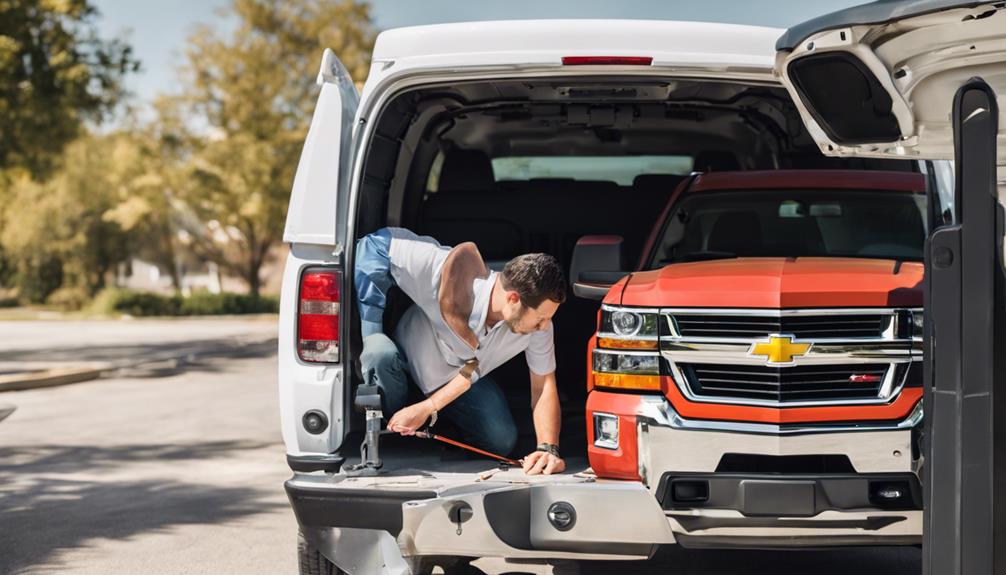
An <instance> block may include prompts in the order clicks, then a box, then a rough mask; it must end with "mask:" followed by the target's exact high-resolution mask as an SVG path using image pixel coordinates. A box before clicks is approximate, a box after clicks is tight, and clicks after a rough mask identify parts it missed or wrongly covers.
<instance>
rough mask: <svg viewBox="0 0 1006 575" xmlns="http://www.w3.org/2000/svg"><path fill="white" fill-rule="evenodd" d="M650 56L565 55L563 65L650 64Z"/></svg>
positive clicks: (651, 59) (651, 62)
mask: <svg viewBox="0 0 1006 575" xmlns="http://www.w3.org/2000/svg"><path fill="white" fill-rule="evenodd" d="M651 64H653V58H652V57H650V56H563V57H562V65H563V66H649V65H651Z"/></svg>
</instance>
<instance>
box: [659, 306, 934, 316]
mask: <svg viewBox="0 0 1006 575" xmlns="http://www.w3.org/2000/svg"><path fill="white" fill-rule="evenodd" d="M912 309H914V308H903V307H883V308H881V307H863V308H855V307H839V308H823V307H822V308H816V307H815V308H795V309H767V308H730V307H725V308H710V307H665V308H660V311H661V312H662V313H665V314H670V315H685V314H691V315H743V316H762V317H789V316H808V315H812V316H813V315H824V316H829V315H891V314H894V313H896V312H898V311H910V310H912Z"/></svg>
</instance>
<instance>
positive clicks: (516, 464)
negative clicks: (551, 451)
mask: <svg viewBox="0 0 1006 575" xmlns="http://www.w3.org/2000/svg"><path fill="white" fill-rule="evenodd" d="M416 437H421V438H423V439H436V440H437V441H442V442H444V443H446V444H448V445H453V446H455V447H460V448H461V449H466V450H468V451H471V452H473V453H478V454H479V455H484V456H486V457H491V458H492V459H497V460H499V461H503V462H505V463H508V464H510V465H512V466H514V467H520V466H521V462H520V460H517V459H509V458H506V457H503V456H502V455H496V454H495V453H490V452H488V451H484V450H482V449H479V448H478V447H472V446H471V445H468V444H466V443H461V442H460V441H455V440H453V439H451V438H449V437H444V436H442V435H437V434H435V433H430V432H429V431H417V432H416Z"/></svg>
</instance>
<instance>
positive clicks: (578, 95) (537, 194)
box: [342, 75, 915, 475]
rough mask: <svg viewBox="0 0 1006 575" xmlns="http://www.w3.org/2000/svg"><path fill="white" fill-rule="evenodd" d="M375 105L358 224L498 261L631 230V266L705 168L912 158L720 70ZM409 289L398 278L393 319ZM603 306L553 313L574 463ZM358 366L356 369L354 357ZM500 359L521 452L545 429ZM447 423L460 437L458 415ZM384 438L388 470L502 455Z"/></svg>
mask: <svg viewBox="0 0 1006 575" xmlns="http://www.w3.org/2000/svg"><path fill="white" fill-rule="evenodd" d="M373 121H376V122H377V126H376V135H375V138H374V139H373V143H372V144H371V147H370V148H369V149H368V150H367V152H366V154H365V161H364V164H363V166H362V170H363V177H362V178H361V186H360V189H359V198H358V210H357V212H356V213H357V221H356V223H355V236H356V237H362V236H363V235H365V234H367V233H370V232H373V231H375V230H377V229H379V228H381V227H383V226H389V225H390V226H401V227H407V228H409V229H411V230H413V231H415V232H417V233H419V234H424V235H430V236H432V237H434V238H436V239H437V240H438V241H440V242H441V243H442V244H445V245H456V244H458V243H461V242H465V241H474V242H475V243H476V244H477V245H478V247H479V250H480V252H481V253H482V256H483V258H484V259H485V260H486V262H487V264H489V266H490V267H492V268H494V269H501V268H502V265H503V264H504V263H505V262H506V261H507V260H508V259H510V258H512V257H514V256H516V255H519V254H522V253H529V252H546V253H549V254H552V255H554V256H555V257H556V258H557V259H558V260H559V261H560V264H561V265H562V266H563V268H564V269H566V270H568V269H569V265H570V262H571V259H572V255H573V249H574V246H575V245H576V242H577V240H578V239H579V238H581V237H583V236H586V235H618V236H622V237H623V238H624V246H625V260H626V261H627V262H629V265H630V266H633V267H634V266H635V265H636V262H639V261H641V259H642V257H643V256H644V252H645V251H646V246H647V244H648V239H649V238H650V235H651V233H652V234H655V233H659V231H660V230H653V226H654V223H655V222H657V221H660V216H661V213H662V212H663V210H664V208H665V206H666V205H667V204H668V201H669V200H670V199H671V197H672V195H673V194H674V192H675V190H676V189H678V188H679V187H680V186H681V185H682V184H683V183H685V182H687V181H688V180H689V178H690V177H691V176H690V175H691V174H692V173H693V172H696V171H701V172H723V171H741V172H743V171H748V170H765V169H778V168H787V169H820V168H831V169H885V170H897V171H905V170H912V169H915V168H914V166H915V164H914V163H911V162H897V161H886V160H870V159H835V158H826V157H824V156H823V155H822V154H821V153H820V152H819V151H818V149H817V147H816V146H815V144H814V142H813V141H812V140H811V138H810V137H809V135H808V134H807V133H806V131H805V130H804V128H803V125H802V122H801V121H800V118H799V116H798V114H797V111H796V108H795V107H794V105H793V102H792V101H791V100H790V98H789V96H788V95H787V93H786V92H785V90H784V89H783V88H782V87H781V86H778V85H774V84H769V85H766V84H758V83H746V82H743V81H736V82H730V81H724V80H722V79H714V80H702V79H695V78H691V79H682V78H665V77H643V76H635V77H620V76H589V75H588V76H583V77H568V78H541V79H533V78H531V79H527V78H526V79H513V80H506V79H494V80H481V81H469V82H459V83H453V84H450V85H427V86H422V87H420V88H414V89H410V90H406V91H403V92H401V93H399V94H398V95H397V96H396V97H394V98H393V99H392V100H391V101H390V102H389V103H388V104H387V105H386V106H385V107H384V108H383V109H382V110H381V111H380V113H379V115H378V116H377V117H375V118H374V119H373ZM410 303H411V302H410V301H409V300H408V298H406V297H405V296H404V295H402V294H401V293H400V292H398V291H397V290H393V291H392V294H391V296H390V297H389V306H388V309H389V310H390V313H387V314H386V315H385V330H386V333H390V331H391V330H393V329H394V326H395V324H396V322H397V319H398V318H399V317H400V316H401V314H402V313H404V311H405V309H407V307H408V306H409V305H410ZM344 309H345V317H346V318H347V320H348V321H350V322H352V326H353V330H352V334H353V338H352V340H351V341H350V342H349V343H350V345H349V349H350V350H351V352H354V353H356V354H358V353H359V350H360V349H361V343H360V341H359V331H358V327H357V326H358V319H357V318H356V309H355V306H350V305H347V306H345V308H344ZM598 311H599V302H597V301H594V300H586V299H581V298H577V297H575V296H574V295H573V293H572V291H571V290H570V292H569V293H568V294H567V300H566V303H564V304H563V305H561V306H560V308H559V310H558V312H557V314H556V316H555V318H554V322H553V323H554V326H555V338H556V342H555V343H556V357H557V362H558V367H557V379H558V382H559V390H560V397H561V402H562V410H563V420H562V435H561V439H560V445H561V449H562V454H563V456H564V458H566V460H567V466H568V469H569V472H570V473H575V472H577V471H580V470H583V469H584V468H585V467H586V457H585V455H586V436H587V435H586V425H587V422H586V421H585V418H584V403H585V398H586V389H585V375H586V370H587V369H588V365H587V341H588V339H589V338H590V337H591V336H592V334H593V333H594V331H595V329H596V322H597V317H598ZM352 371H353V372H352V374H351V376H350V380H351V381H352V382H353V384H354V385H355V384H358V383H359V382H360V380H361V378H360V374H359V372H358V362H355V361H354V362H353V370H352ZM494 374H495V376H496V380H497V381H498V382H500V385H501V387H503V389H504V392H505V394H506V396H507V400H508V403H509V405H510V407H511V411H512V413H513V415H514V419H515V422H516V424H517V427H518V428H519V429H520V430H521V436H520V438H519V440H518V445H517V448H516V449H515V451H514V453H513V454H511V456H513V457H521V456H523V455H524V454H526V453H528V452H530V451H531V450H533V449H534V445H535V443H536V442H535V437H534V427H533V423H532V417H531V396H530V385H529V377H528V370H527V366H526V363H525V361H524V358H523V357H522V355H518V356H517V357H515V358H513V359H512V360H511V361H510V362H508V363H507V364H505V365H504V366H502V367H500V368H498V369H497V370H496V371H494ZM386 415H387V414H386ZM354 427H355V428H356V429H358V428H359V426H354ZM437 432H438V433H440V434H443V435H445V436H447V437H451V438H456V439H459V440H462V441H463V440H464V432H463V430H458V429H454V428H452V427H451V426H450V424H449V423H448V422H441V423H438V424H437ZM361 440H362V436H361V434H360V433H359V431H354V432H353V433H351V434H350V436H349V437H348V438H347V441H346V442H345V443H344V444H343V449H342V453H343V455H345V456H347V457H348V458H349V460H350V461H353V460H354V459H355V458H357V457H358V455H357V453H356V451H355V450H356V449H357V446H358V445H359V443H360V441H361ZM381 448H382V452H381V457H382V459H383V460H384V462H385V466H386V467H385V470H386V471H387V472H389V473H391V474H394V475H398V474H405V475H408V474H409V473H411V471H410V470H423V471H424V472H426V473H430V472H436V473H439V472H448V471H450V472H453V471H460V472H465V473H477V472H479V471H482V470H485V469H486V468H487V466H488V467H493V466H494V465H493V464H492V462H491V461H488V460H486V459H481V458H477V459H472V458H470V457H469V456H468V455H466V454H463V453H462V452H460V451H459V450H457V449H456V448H452V447H444V446H441V445H440V444H436V443H433V442H431V441H428V440H421V439H416V438H401V437H394V436H390V435H383V436H382V440H381Z"/></svg>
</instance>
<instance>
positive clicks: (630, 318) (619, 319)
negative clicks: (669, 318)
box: [598, 306, 659, 349]
mask: <svg viewBox="0 0 1006 575" xmlns="http://www.w3.org/2000/svg"><path fill="white" fill-rule="evenodd" d="M658 317H659V316H658V314H657V310H655V309H641V308H620V307H613V306H601V325H600V329H599V330H598V345H599V346H601V347H607V348H616V349H657V347H658V340H659V333H658V332H659V329H658V327H657V324H658Z"/></svg>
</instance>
